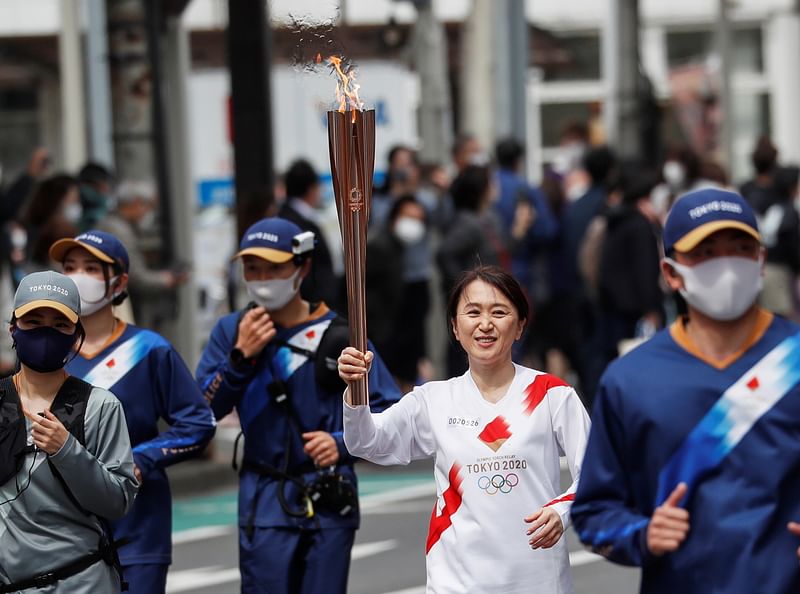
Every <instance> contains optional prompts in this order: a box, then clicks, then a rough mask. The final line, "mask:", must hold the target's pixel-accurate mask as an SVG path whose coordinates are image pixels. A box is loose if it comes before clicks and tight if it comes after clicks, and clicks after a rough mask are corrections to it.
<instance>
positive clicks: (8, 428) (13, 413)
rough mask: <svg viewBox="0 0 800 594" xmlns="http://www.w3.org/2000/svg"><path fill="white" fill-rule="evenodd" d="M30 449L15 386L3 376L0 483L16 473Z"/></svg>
mask: <svg viewBox="0 0 800 594" xmlns="http://www.w3.org/2000/svg"><path fill="white" fill-rule="evenodd" d="M30 450H31V448H28V446H27V432H26V430H25V417H24V415H23V414H22V403H21V402H20V399H19V394H18V393H17V388H16V387H15V386H14V381H13V380H12V379H11V378H10V377H4V378H3V379H0V485H4V484H5V483H6V482H8V481H9V480H11V479H12V478H13V477H14V476H16V475H17V473H18V472H19V471H20V469H21V468H22V464H23V462H24V460H25V456H26V455H27V454H28V452H29V451H30Z"/></svg>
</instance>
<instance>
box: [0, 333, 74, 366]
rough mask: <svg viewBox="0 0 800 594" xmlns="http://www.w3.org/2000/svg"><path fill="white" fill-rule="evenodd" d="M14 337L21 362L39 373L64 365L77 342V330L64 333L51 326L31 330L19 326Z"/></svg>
mask: <svg viewBox="0 0 800 594" xmlns="http://www.w3.org/2000/svg"><path fill="white" fill-rule="evenodd" d="M13 337H14V347H15V348H16V349H17V357H19V360H20V362H21V363H22V364H23V365H25V366H26V367H30V368H31V369H33V370H34V371H38V372H39V373H49V372H51V371H57V370H58V369H61V368H62V367H64V364H65V363H66V361H67V357H68V356H69V353H70V350H71V349H72V345H74V344H75V339H76V338H77V331H76V332H73V333H72V334H64V333H63V332H59V331H58V330H56V329H55V328H51V327H49V326H41V327H39V328H32V329H30V330H22V329H21V328H19V327H17V328H15V329H14V334H13Z"/></svg>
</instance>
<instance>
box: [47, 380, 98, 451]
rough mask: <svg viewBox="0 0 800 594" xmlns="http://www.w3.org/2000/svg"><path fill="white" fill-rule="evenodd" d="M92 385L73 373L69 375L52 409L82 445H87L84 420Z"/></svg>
mask: <svg viewBox="0 0 800 594" xmlns="http://www.w3.org/2000/svg"><path fill="white" fill-rule="evenodd" d="M91 393H92V385H91V384H89V383H87V382H85V381H83V380H82V379H80V378H77V377H75V376H73V375H70V376H68V377H67V379H66V380H65V381H64V383H63V384H62V385H61V389H60V390H59V391H58V394H56V397H55V400H53V404H52V405H51V406H50V411H51V412H52V413H53V414H54V415H55V416H56V418H57V419H58V420H59V421H61V423H62V424H63V425H64V427H65V428H66V429H67V431H69V432H70V433H72V435H73V436H74V437H75V439H77V440H78V442H79V443H80V444H81V445H82V446H85V445H86V432H85V429H84V420H85V418H86V407H87V405H88V402H89V395H90V394H91Z"/></svg>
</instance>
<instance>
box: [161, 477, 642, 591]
mask: <svg viewBox="0 0 800 594" xmlns="http://www.w3.org/2000/svg"><path fill="white" fill-rule="evenodd" d="M360 470H361V472H360V473H359V476H360V483H361V484H360V490H361V507H362V526H361V529H360V530H359V531H358V534H357V537H356V545H355V547H354V549H353V553H352V564H351V568H350V585H349V592H350V594H420V593H423V592H424V591H425V588H424V586H425V555H424V543H425V538H426V535H427V529H428V520H429V518H430V513H431V509H432V507H433V501H434V496H435V488H434V484H433V479H432V473H431V471H430V465H429V464H428V463H420V464H415V465H412V466H410V467H407V468H402V469H401V468H392V469H381V468H377V467H372V466H370V465H362V466H361V467H360ZM568 478H569V477H568V474H566V473H565V475H564V477H563V481H566V482H564V484H568V483H569V480H568ZM235 497H236V491H235V489H232V488H230V487H227V488H224V489H222V490H219V491H217V492H211V493H209V494H204V495H195V496H190V497H182V498H179V499H177V500H176V501H175V506H174V515H175V517H174V521H173V527H174V532H173V542H174V554H173V557H174V560H173V561H174V562H173V565H172V568H171V570H170V573H169V578H168V582H167V592H168V593H171V594H172V593H178V592H187V593H192V594H236V593H238V592H239V571H238V565H237V563H238V562H237V559H238V556H237V532H236V528H235V513H236V499H235ZM567 539H568V543H569V550H570V560H571V562H572V567H573V580H574V583H575V592H576V594H635V593H636V592H637V591H638V583H639V580H638V574H637V572H636V570H633V569H628V568H622V567H618V566H614V565H612V564H610V563H608V562H607V561H605V560H604V559H602V558H600V557H598V556H597V555H593V554H591V553H588V552H587V551H585V550H584V549H583V548H582V547H581V546H580V544H579V543H578V542H577V539H576V538H575V536H574V534H572V532H568V533H567Z"/></svg>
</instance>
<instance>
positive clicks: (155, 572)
mask: <svg viewBox="0 0 800 594" xmlns="http://www.w3.org/2000/svg"><path fill="white" fill-rule="evenodd" d="M50 257H51V258H52V259H53V260H55V261H57V262H61V263H62V265H63V267H64V272H65V274H66V275H67V276H69V277H70V278H71V279H72V280H73V281H74V282H75V284H76V285H77V286H78V291H79V292H80V298H81V323H82V324H83V326H84V328H85V329H86V340H85V342H84V344H83V347H82V348H81V351H80V354H79V355H78V356H77V357H75V359H73V360H72V361H71V362H69V363H68V364H67V367H66V369H67V371H68V372H69V373H71V374H72V375H75V376H77V377H80V378H82V379H84V380H85V381H87V382H89V383H90V384H93V385H95V386H99V387H101V388H105V389H107V390H110V391H111V392H112V393H113V394H114V395H115V396H116V397H117V398H119V400H120V401H121V402H122V406H123V409H124V411H125V419H126V421H127V424H128V432H129V433H130V437H131V444H132V446H133V459H134V462H135V471H136V477H137V479H138V480H139V482H140V483H141V488H140V490H139V495H138V497H137V498H136V501H135V502H134V505H133V508H132V509H131V511H130V513H128V515H126V516H125V517H124V518H122V519H121V520H119V521H117V522H116V523H115V524H114V526H113V528H114V537H115V538H117V539H129V540H130V542H129V543H128V544H126V545H124V546H123V547H121V548H120V550H119V556H120V560H121V562H122V565H123V570H124V575H125V579H126V581H128V582H129V584H130V589H129V592H130V593H131V594H139V593H141V594H157V593H159V592H164V591H165V588H166V578H167V569H168V567H169V564H170V563H171V561H172V499H171V495H170V490H169V482H168V480H167V475H166V472H165V468H166V467H167V466H170V465H172V464H175V463H177V462H180V461H181V460H185V459H186V458H189V457H191V456H194V455H196V454H198V453H199V452H200V451H201V450H202V449H203V448H204V447H205V446H206V444H207V443H208V442H209V440H210V439H211V438H212V437H213V435H214V428H215V421H214V416H213V415H212V413H211V410H210V408H209V407H208V404H207V403H206V402H205V400H204V398H203V394H202V392H201V391H200V390H199V389H198V387H197V383H196V382H195V381H194V378H193V377H192V374H191V372H190V371H189V369H188V368H187V367H186V364H185V363H184V362H183V360H182V359H181V357H180V355H179V354H178V353H177V352H176V351H175V349H174V348H173V347H172V345H171V344H170V343H169V342H167V340H165V339H164V338H163V337H162V336H160V335H159V334H156V333H155V332H151V331H150V330H145V329H144V328H138V327H136V326H133V325H130V324H126V323H125V322H123V321H121V320H119V319H117V318H116V317H114V312H113V308H112V306H113V305H119V304H120V303H122V301H124V300H125V298H126V296H127V293H126V292H125V289H126V286H127V282H128V253H127V250H126V249H125V247H124V246H123V245H122V243H120V241H119V240H118V239H117V238H116V237H114V236H113V235H111V234H109V233H104V232H102V231H87V232H86V233H83V234H81V235H78V236H77V237H75V238H74V239H62V240H60V241H57V242H56V243H54V244H53V245H52V247H51V248H50ZM160 420H163V421H165V422H166V423H167V424H168V425H169V428H168V429H166V430H165V431H163V432H162V431H160V430H159V427H158V423H159V421H160Z"/></svg>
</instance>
